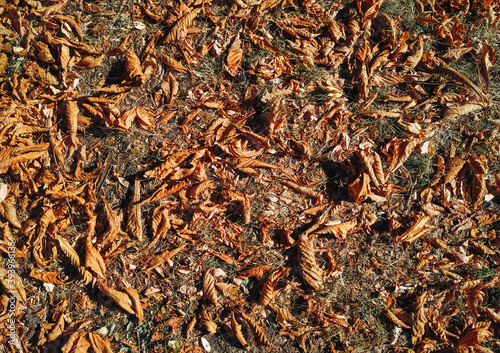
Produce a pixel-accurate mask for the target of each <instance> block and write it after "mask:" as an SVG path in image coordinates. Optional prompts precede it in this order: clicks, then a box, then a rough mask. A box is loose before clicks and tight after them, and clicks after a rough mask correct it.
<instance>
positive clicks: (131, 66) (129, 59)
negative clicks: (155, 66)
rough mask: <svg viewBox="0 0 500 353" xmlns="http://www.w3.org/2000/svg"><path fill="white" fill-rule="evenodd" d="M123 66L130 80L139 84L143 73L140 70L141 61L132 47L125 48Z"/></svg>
mask: <svg viewBox="0 0 500 353" xmlns="http://www.w3.org/2000/svg"><path fill="white" fill-rule="evenodd" d="M125 68H126V70H127V74H128V77H129V78H130V80H131V81H132V82H135V83H138V84H139V85H140V84H142V81H143V79H144V73H143V72H142V68H141V62H140V60H139V58H138V57H137V55H136V54H135V52H134V50H133V49H129V50H127V53H126V61H125Z"/></svg>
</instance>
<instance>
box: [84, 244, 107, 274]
mask: <svg viewBox="0 0 500 353" xmlns="http://www.w3.org/2000/svg"><path fill="white" fill-rule="evenodd" d="M85 266H87V267H89V268H90V269H91V270H92V271H94V273H95V274H97V275H98V276H99V277H100V278H105V277H106V264H105V263H104V259H103V258H102V256H101V253H100V252H99V251H97V249H96V248H95V247H94V246H93V245H92V242H91V240H90V237H89V238H87V242H86V252H85Z"/></svg>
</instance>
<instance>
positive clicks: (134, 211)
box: [127, 179, 143, 241]
mask: <svg viewBox="0 0 500 353" xmlns="http://www.w3.org/2000/svg"><path fill="white" fill-rule="evenodd" d="M140 188H141V182H140V180H139V179H135V182H134V196H133V197H132V201H130V204H129V206H128V220H127V231H128V233H129V234H131V235H133V236H134V237H136V238H137V239H139V241H142V238H143V233H142V213H141V203H140V200H141V189H140Z"/></svg>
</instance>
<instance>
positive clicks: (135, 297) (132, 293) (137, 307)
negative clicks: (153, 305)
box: [123, 286, 144, 326]
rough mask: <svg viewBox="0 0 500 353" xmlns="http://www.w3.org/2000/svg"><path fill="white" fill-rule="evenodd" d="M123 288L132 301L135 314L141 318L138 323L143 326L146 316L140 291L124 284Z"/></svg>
mask: <svg viewBox="0 0 500 353" xmlns="http://www.w3.org/2000/svg"><path fill="white" fill-rule="evenodd" d="M123 289H124V290H125V292H126V293H127V294H128V296H129V297H130V300H131V301H132V308H133V309H134V312H135V316H137V319H138V320H139V322H138V323H137V324H138V325H139V326H141V323H142V320H143V318H144V313H143V311H142V305H141V298H140V297H139V293H138V292H137V290H136V289H135V288H133V287H127V286H124V287H123Z"/></svg>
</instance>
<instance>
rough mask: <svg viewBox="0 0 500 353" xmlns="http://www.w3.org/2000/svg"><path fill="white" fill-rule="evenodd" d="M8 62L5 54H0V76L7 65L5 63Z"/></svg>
mask: <svg viewBox="0 0 500 353" xmlns="http://www.w3.org/2000/svg"><path fill="white" fill-rule="evenodd" d="M8 60H9V58H8V56H7V54H5V53H0V75H1V74H2V73H3V70H4V69H5V66H6V65H7V61H8Z"/></svg>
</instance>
